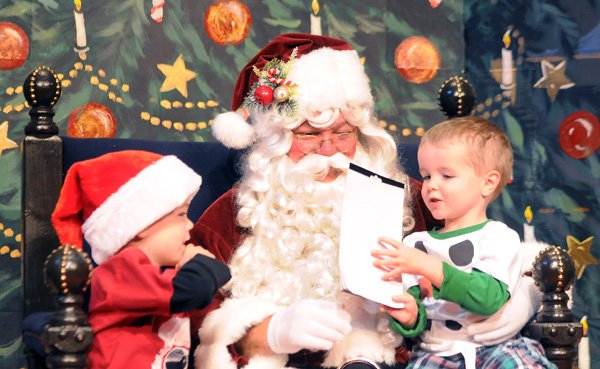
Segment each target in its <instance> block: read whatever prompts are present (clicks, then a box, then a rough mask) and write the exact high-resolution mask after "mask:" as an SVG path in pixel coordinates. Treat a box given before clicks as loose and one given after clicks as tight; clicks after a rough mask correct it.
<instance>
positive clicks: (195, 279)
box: [89, 248, 229, 369]
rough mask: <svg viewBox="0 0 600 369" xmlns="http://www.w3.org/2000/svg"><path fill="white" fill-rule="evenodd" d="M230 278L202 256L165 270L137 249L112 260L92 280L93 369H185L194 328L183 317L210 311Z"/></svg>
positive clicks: (210, 260) (216, 265) (219, 266)
mask: <svg viewBox="0 0 600 369" xmlns="http://www.w3.org/2000/svg"><path fill="white" fill-rule="evenodd" d="M228 278H229V272H228V270H227V267H226V266H225V265H223V264H222V263H221V262H219V261H216V260H214V259H211V258H209V257H206V256H204V255H196V256H194V257H193V258H192V259H191V260H190V261H188V262H187V263H185V264H184V265H183V266H182V267H181V268H180V269H179V270H176V269H166V270H164V271H161V268H160V267H158V266H155V265H153V264H152V263H151V262H150V260H149V259H148V257H147V256H146V254H144V252H143V251H141V250H140V249H137V248H127V249H124V250H122V251H121V252H119V253H118V254H116V255H114V256H112V257H111V258H109V259H108V260H107V261H105V262H104V263H102V264H101V265H100V266H98V267H97V268H96V269H94V272H93V275H92V282H91V291H92V293H91V297H90V307H89V323H90V325H91V326H92V329H93V331H94V342H93V346H92V350H91V352H90V354H89V359H90V369H95V368H98V369H99V368H103V369H117V368H132V367H135V368H149V369H150V368H152V369H159V368H160V369H163V368H164V369H167V368H168V369H183V368H187V361H188V355H189V350H190V330H189V329H190V324H189V317H188V316H187V313H182V312H184V311H189V310H191V309H194V308H201V307H204V306H206V305H207V304H208V303H210V301H211V300H212V298H213V296H214V294H215V293H216V291H217V290H218V288H219V287H220V286H221V285H222V284H223V283H225V282H226V281H227V279H228Z"/></svg>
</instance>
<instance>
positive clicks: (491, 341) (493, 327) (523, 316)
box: [467, 243, 548, 346]
mask: <svg viewBox="0 0 600 369" xmlns="http://www.w3.org/2000/svg"><path fill="white" fill-rule="evenodd" d="M546 246H548V245H546V244H541V243H540V244H533V243H523V244H521V250H520V251H519V254H520V256H521V258H522V259H521V260H522V262H521V273H524V272H525V271H529V270H531V267H532V264H533V261H534V260H535V256H536V255H537V254H538V253H539V252H540V251H541V250H543V249H544V248H545V247H546ZM541 301H542V293H541V292H540V290H539V289H538V288H537V287H536V286H535V281H534V280H533V278H531V277H527V276H523V275H522V274H521V277H519V281H518V282H517V286H516V288H515V291H514V293H513V295H512V296H511V297H510V299H509V300H508V301H507V302H506V304H504V306H503V307H502V308H501V309H500V310H499V311H498V312H496V313H495V314H494V315H492V316H490V317H488V318H487V319H485V320H484V321H481V322H479V323H473V324H470V325H469V326H468V327H467V331H468V332H469V334H471V335H473V336H474V340H475V342H477V343H480V344H482V345H486V346H489V345H496V344H498V343H500V342H504V341H506V340H508V339H510V338H512V337H514V336H515V335H516V334H517V333H519V332H520V331H521V329H523V327H524V326H525V324H527V322H528V321H529V319H530V318H531V317H532V316H533V314H534V313H535V312H537V311H538V310H539V308H540V304H541Z"/></svg>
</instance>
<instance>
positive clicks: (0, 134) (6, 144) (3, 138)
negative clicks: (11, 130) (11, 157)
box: [0, 121, 19, 156]
mask: <svg viewBox="0 0 600 369" xmlns="http://www.w3.org/2000/svg"><path fill="white" fill-rule="evenodd" d="M16 147H19V145H17V143H16V142H15V141H13V140H11V139H9V138H8V121H4V122H3V123H2V124H0V156H1V155H2V152H3V151H4V150H9V149H14V148H16Z"/></svg>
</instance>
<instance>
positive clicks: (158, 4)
mask: <svg viewBox="0 0 600 369" xmlns="http://www.w3.org/2000/svg"><path fill="white" fill-rule="evenodd" d="M164 6H165V0H152V9H150V17H151V18H152V19H153V20H154V21H155V22H156V23H160V22H162V20H163V7H164Z"/></svg>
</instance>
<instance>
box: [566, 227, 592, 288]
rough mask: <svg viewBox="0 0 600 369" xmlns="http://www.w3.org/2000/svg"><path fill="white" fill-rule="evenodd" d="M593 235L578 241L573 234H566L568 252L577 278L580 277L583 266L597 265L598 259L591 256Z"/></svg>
mask: <svg viewBox="0 0 600 369" xmlns="http://www.w3.org/2000/svg"><path fill="white" fill-rule="evenodd" d="M593 240H594V237H588V238H587V239H585V240H583V241H579V240H578V239H576V238H575V237H573V236H567V247H568V248H569V251H567V252H568V254H569V255H570V256H571V258H573V262H574V263H575V274H576V275H577V279H581V276H582V275H583V271H584V270H585V267H586V266H588V265H598V259H596V258H595V257H594V256H592V252H591V250H590V249H591V248H592V241H593Z"/></svg>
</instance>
